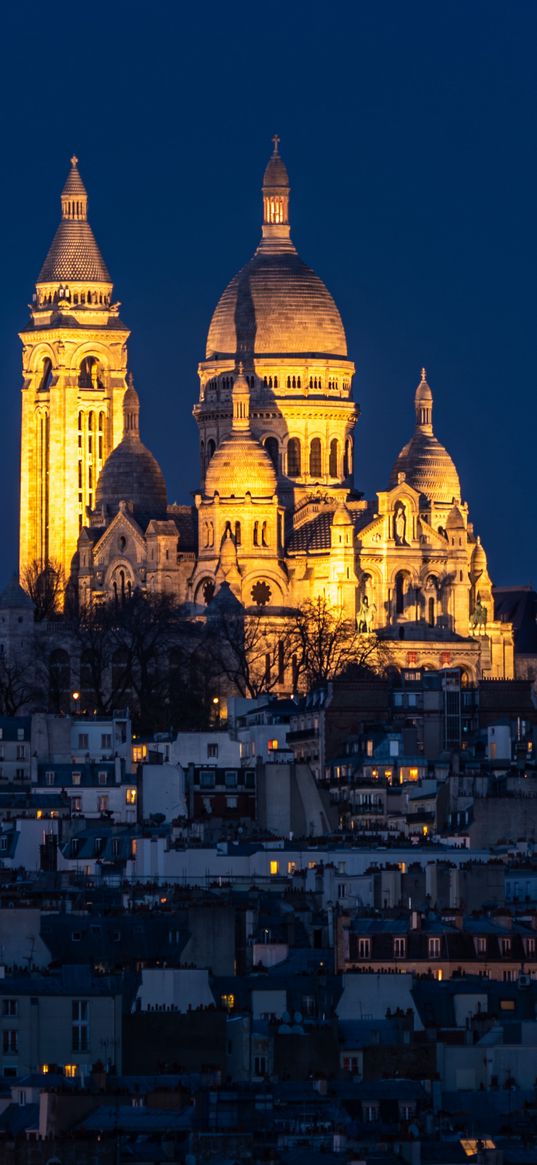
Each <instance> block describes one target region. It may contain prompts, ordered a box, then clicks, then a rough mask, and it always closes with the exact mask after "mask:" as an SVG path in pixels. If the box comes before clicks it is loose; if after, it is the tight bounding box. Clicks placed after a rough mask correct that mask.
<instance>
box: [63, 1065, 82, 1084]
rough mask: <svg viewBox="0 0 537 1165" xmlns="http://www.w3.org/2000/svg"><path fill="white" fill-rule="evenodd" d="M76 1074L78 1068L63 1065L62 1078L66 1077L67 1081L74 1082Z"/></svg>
mask: <svg viewBox="0 0 537 1165" xmlns="http://www.w3.org/2000/svg"><path fill="white" fill-rule="evenodd" d="M77 1072H78V1066H77V1065H76V1064H64V1068H63V1073H64V1076H67V1079H68V1080H74V1078H75V1076H76V1074H77Z"/></svg>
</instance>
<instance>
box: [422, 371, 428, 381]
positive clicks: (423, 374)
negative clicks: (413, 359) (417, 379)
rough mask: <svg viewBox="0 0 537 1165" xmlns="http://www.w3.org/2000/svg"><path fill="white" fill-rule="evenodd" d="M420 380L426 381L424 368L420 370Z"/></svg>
mask: <svg viewBox="0 0 537 1165" xmlns="http://www.w3.org/2000/svg"><path fill="white" fill-rule="evenodd" d="M421 379H422V381H423V380H427V372H426V370H425V368H422V370H421Z"/></svg>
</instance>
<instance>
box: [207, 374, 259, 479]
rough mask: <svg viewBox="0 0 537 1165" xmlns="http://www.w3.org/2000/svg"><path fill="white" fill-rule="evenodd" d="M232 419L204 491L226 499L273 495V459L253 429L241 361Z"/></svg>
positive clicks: (215, 457)
mask: <svg viewBox="0 0 537 1165" xmlns="http://www.w3.org/2000/svg"><path fill="white" fill-rule="evenodd" d="M232 401H233V421H232V428H231V433H230V435H229V437H226V438H225V439H224V440H223V441H222V444H221V445H219V446H218V449H217V450H216V453H214V454H213V456H212V458H211V461H210V462H209V466H208V469H207V473H206V475H205V491H204V492H205V494H206V495H207V496H210V495H212V494H215V493H218V494H219V495H220V497H223V498H243V497H245V495H246V494H247V493H250V494H251V495H252V497H255V498H271V497H273V496H274V494H275V493H276V484H277V479H276V471H275V469H274V466H273V464H272V461H271V459H270V457H269V455H268V453H267V452H266V450H265V449H263V446H262V445H261V444H260V442H259V441H258V440H257V439H256V438H255V437H254V436H253V435H252V431H251V429H250V389H249V387H248V382H247V380H246V377H245V375H244V372H243V367H242V364H241V366H240V370H239V374H238V376H236V378H235V382H234V384H233V391H232Z"/></svg>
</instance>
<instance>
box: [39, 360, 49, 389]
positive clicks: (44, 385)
mask: <svg viewBox="0 0 537 1165" xmlns="http://www.w3.org/2000/svg"><path fill="white" fill-rule="evenodd" d="M51 381H52V360H51V359H50V357H49V356H45V358H44V360H43V371H42V373H41V380H40V381H39V388H38V390H37V391H38V392H48V390H49V388H50V384H51Z"/></svg>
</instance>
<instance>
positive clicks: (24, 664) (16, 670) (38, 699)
mask: <svg viewBox="0 0 537 1165" xmlns="http://www.w3.org/2000/svg"><path fill="white" fill-rule="evenodd" d="M42 703H43V691H42V688H41V686H40V684H39V674H38V669H36V666H35V661H34V660H32V661H30V660H29V659H28V658H23V657H10V658H9V659H8V658H7V656H5V655H0V710H1V713H2V715H3V716H18V715H19V714H20V712H21V711H22V710H23V709H25V710H30V709H33V708H35V707H36V705H40V704H42Z"/></svg>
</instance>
